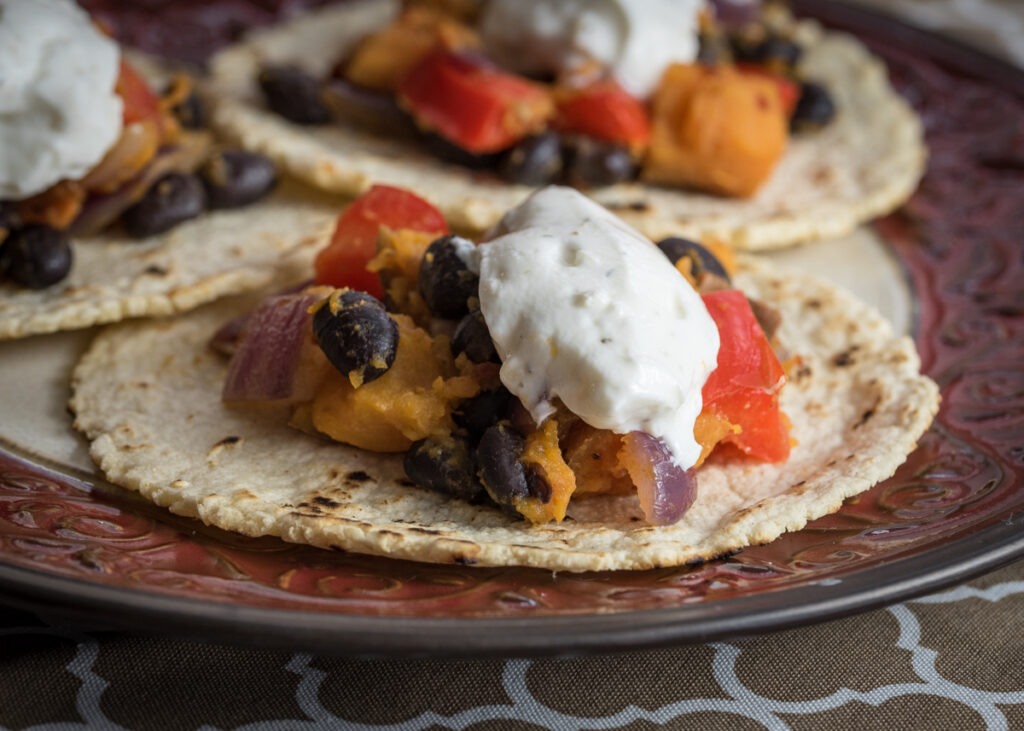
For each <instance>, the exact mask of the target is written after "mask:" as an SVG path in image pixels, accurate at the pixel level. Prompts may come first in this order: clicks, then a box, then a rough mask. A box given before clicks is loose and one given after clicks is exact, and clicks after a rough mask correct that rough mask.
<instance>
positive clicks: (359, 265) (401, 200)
mask: <svg viewBox="0 0 1024 731" xmlns="http://www.w3.org/2000/svg"><path fill="white" fill-rule="evenodd" d="M381 226H387V227H389V228H394V229H401V228H408V229H413V230H415V231H425V232H427V233H436V234H437V235H438V236H441V235H444V234H446V233H448V224H447V223H446V222H445V220H444V216H442V215H441V213H440V211H438V210H437V209H436V208H434V206H432V205H430V204H429V203H427V202H426V201H425V200H423V199H422V198H420V197H419V196H416V195H413V194H412V193H410V192H408V191H406V190H402V189H401V188H392V187H390V186H387V185H375V186H373V187H372V188H370V190H368V191H367V192H366V193H363V195H361V196H360V197H359V198H357V199H356V200H354V201H353V202H352V203H351V204H350V205H349V206H348V208H346V209H345V210H344V212H343V213H342V214H341V216H339V217H338V223H337V225H336V226H335V229H334V235H333V236H332V237H331V243H330V244H328V245H327V247H326V248H325V249H323V250H322V251H321V252H320V253H319V254H317V257H316V262H315V263H314V269H315V272H316V282H317V284H329V285H331V286H332V287H349V288H351V289H357V290H360V291H362V292H367V293H368V294H371V295H373V296H374V297H377V298H378V299H380V298H382V297H383V296H384V291H383V289H382V288H381V284H380V278H379V277H378V276H377V274H376V273H375V272H370V271H367V270H366V264H367V263H368V262H369V261H370V259H372V258H373V257H374V256H375V255H376V253H377V232H378V230H379V229H380V227H381Z"/></svg>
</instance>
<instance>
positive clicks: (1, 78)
mask: <svg viewBox="0 0 1024 731" xmlns="http://www.w3.org/2000/svg"><path fill="white" fill-rule="evenodd" d="M119 68H120V49H119V48H118V46H117V44H116V43H114V41H112V40H110V39H109V38H107V37H106V36H105V35H103V34H102V33H100V31H99V30H97V29H96V27H95V26H94V25H93V24H92V22H91V20H90V19H89V16H88V15H87V14H86V13H85V11H83V10H82V9H81V8H79V7H78V6H77V5H75V3H74V2H72V0H0V198H12V199H21V198H26V197H28V196H30V195H33V194H35V193H39V192H41V191H43V190H46V189H47V188H49V187H50V186H51V185H53V184H54V183H56V182H58V181H60V180H63V179H75V178H80V177H82V176H83V175H85V173H86V172H88V171H89V169H90V168H92V167H93V166H94V165H96V163H98V162H99V161H100V159H101V158H102V157H103V155H104V154H105V153H106V152H107V150H108V149H110V147H111V146H112V145H113V144H114V142H115V141H116V140H117V138H118V136H119V135H120V134H121V126H122V122H121V99H120V97H119V96H117V94H115V93H114V85H115V84H116V82H117V77H118V73H119Z"/></svg>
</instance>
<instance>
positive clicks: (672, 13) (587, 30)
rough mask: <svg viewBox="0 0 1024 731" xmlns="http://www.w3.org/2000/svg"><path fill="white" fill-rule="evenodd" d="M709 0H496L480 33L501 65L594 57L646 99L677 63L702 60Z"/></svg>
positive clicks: (548, 68) (540, 65)
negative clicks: (701, 28)
mask: <svg viewBox="0 0 1024 731" xmlns="http://www.w3.org/2000/svg"><path fill="white" fill-rule="evenodd" d="M703 7H704V0H490V2H488V3H487V6H486V8H485V10H484V15H483V17H482V19H481V23H480V32H481V35H482V37H483V40H484V46H485V48H487V50H488V52H489V53H492V54H493V55H494V56H495V57H496V59H497V60H498V62H499V63H501V64H502V65H504V66H506V67H507V68H510V69H512V70H513V71H518V72H520V73H525V74H536V73H544V72H559V71H564V70H571V69H573V68H576V67H578V66H580V65H582V64H585V63H586V62H588V61H596V62H598V63H600V64H601V65H602V66H604V67H606V68H608V69H610V70H611V73H612V75H613V76H614V77H615V78H616V80H618V82H619V83H620V84H621V85H622V86H623V88H625V89H626V90H627V91H628V92H630V93H631V94H633V95H635V96H638V97H641V98H644V97H647V96H649V95H650V94H651V93H652V92H653V91H654V89H655V87H657V85H658V81H659V80H660V79H661V75H662V73H663V72H664V71H665V68H666V67H667V66H668V65H669V64H672V63H691V62H692V61H694V60H695V59H696V58H697V50H698V41H697V27H698V13H699V11H700V9H701V8H703Z"/></svg>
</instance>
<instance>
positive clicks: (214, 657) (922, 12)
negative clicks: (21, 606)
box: [0, 0, 1024, 731]
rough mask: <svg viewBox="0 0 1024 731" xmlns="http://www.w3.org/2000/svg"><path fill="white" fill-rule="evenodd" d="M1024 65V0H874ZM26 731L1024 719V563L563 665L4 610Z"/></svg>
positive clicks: (0, 678)
mask: <svg viewBox="0 0 1024 731" xmlns="http://www.w3.org/2000/svg"><path fill="white" fill-rule="evenodd" d="M858 2H862V3H864V4H868V5H871V6H874V7H876V8H878V9H879V10H881V11H883V12H888V13H894V14H896V15H898V16H900V17H903V18H905V19H908V20H910V21H911V22H914V23H917V24H920V25H924V26H926V27H929V28H932V29H934V30H936V31H939V32H944V33H949V34H951V35H954V36H958V37H960V38H962V39H964V40H967V41H969V42H972V43H976V44H979V45H981V46H982V47H984V48H986V49H988V50H989V51H990V52H993V53H995V54H997V55H1001V56H1003V57H1004V58H1006V59H1008V60H1011V61H1013V62H1016V63H1018V64H1021V65H1024V7H1022V6H1024V4H1022V3H1019V2H1016V1H1015V0H1001V1H999V0H988V1H981V0H974V1H969V0H924V1H920V0H918V1H917V2H912V1H910V0H896V1H893V0H858ZM2 606H3V597H2V595H0V726H2V727H4V728H10V729H27V728H33V729H106V728H128V729H165V728H181V729H239V728H247V729H266V730H268V731H269V730H271V729H314V728H343V729H363V728H373V729H409V730H418V729H436V728H460V729H461V728H467V729H473V730H474V731H485V730H492V729H547V728H557V729H591V728H593V729H598V728H600V729H608V728H625V729H633V730H636V731H639V730H641V729H650V728H656V727H665V728H701V729H715V728H724V729H745V728H752V729H754V728H772V729H775V728H793V729H803V728H807V729H812V728H813V729H819V728H843V729H845V728H850V729H859V728H929V729H943V728H950V729H953V728H955V729H974V728H978V729H982V728H988V729H1000V728H1024V631H1022V630H1024V562H1020V563H1016V564H1014V565H1011V566H1009V567H1006V568H1003V569H1001V570H998V571H995V572H993V573H990V574H988V575H986V576H983V577H981V578H978V579H976V580H974V581H971V582H969V583H967V584H965V585H962V586H958V587H955V588H951V589H947V590H944V591H940V592H938V593H936V594H932V595H930V596H925V597H921V598H918V599H914V600H911V601H907V602H903V603H901V604H897V605H894V606H890V607H888V608H885V609H881V610H877V611H873V612H869V613H865V614H861V615H857V616H852V617H848V618H845V619H841V620H837V621H832V622H827V623H822V624H817V625H813V626H808V627H803V628H800V629H796V630H790V631H785V632H780V633H776V634H772V635H767V636H763V637H753V638H746V639H739V640H733V641H726V642H716V643H710V644H703V645H695V646H687V647H675V648H665V649H660V650H654V651H644V652H635V653H625V654H614V655H610V654H604V655H602V654H598V655H592V656H587V657H577V658H561V659H550V658H548V659H534V660H529V659H518V658H508V659H491V660H360V659H347V658H339V657H319V656H315V655H309V654H303V653H287V652H271V651H263V650H258V649H247V648H240V647H229V646H220V645H217V644H211V643H198V642H190V641H181V640H175V639H172V638H166V637H161V636H155V637H150V636H145V637H144V636H135V635H128V634H123V633H97V632H85V631H83V630H81V629H80V628H76V627H72V626H53V625H50V624H48V623H46V622H44V621H43V620H41V619H40V618H38V617H37V616H35V615H32V614H29V613H26V612H23V611H19V610H14V609H3V608H2Z"/></svg>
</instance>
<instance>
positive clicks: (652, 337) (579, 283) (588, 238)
mask: <svg viewBox="0 0 1024 731" xmlns="http://www.w3.org/2000/svg"><path fill="white" fill-rule="evenodd" d="M495 233H501V235H499V236H498V237H497V238H493V239H491V240H490V241H488V242H487V243H484V244H481V245H480V246H479V247H478V249H477V255H478V257H479V262H478V266H479V272H480V308H481V311H482V313H483V316H484V321H485V322H486V323H487V327H488V329H489V330H490V332H491V337H492V339H493V340H494V344H495V346H496V347H497V350H498V354H499V355H500V356H501V358H502V366H501V381H502V383H504V384H505V386H506V387H507V388H508V389H509V391H511V392H512V393H513V394H515V395H516V396H517V397H519V399H520V400H521V401H522V402H523V405H524V406H525V407H526V409H527V410H528V411H529V412H530V414H531V416H532V417H533V418H534V420H535V421H536V422H538V423H540V422H541V421H542V420H544V419H545V418H547V417H548V416H549V415H551V414H552V413H553V412H554V405H553V403H552V402H553V401H554V399H556V398H557V399H561V401H562V403H563V404H565V406H566V408H568V409H569V410H570V411H572V412H573V413H575V414H576V415H578V416H579V417H580V418H582V419H583V420H584V421H585V422H587V423H588V424H590V425H591V426H594V427H597V428H599V429H610V430H612V431H614V432H617V433H620V434H625V433H627V432H630V431H644V432H647V433H648V434H651V435H653V436H655V437H659V438H661V439H662V440H663V441H664V442H665V443H666V444H667V445H668V447H669V448H670V449H671V451H672V454H673V456H674V457H675V460H676V462H677V464H678V465H679V466H680V467H682V468H683V469H687V468H689V467H692V466H693V465H694V464H695V463H696V461H697V458H698V456H699V455H700V446H699V445H698V444H697V442H696V440H695V439H694V436H693V427H694V422H695V421H696V418H697V415H698V414H699V413H700V410H701V406H702V400H701V393H700V391H701V387H702V386H703V385H704V382H705V381H706V380H707V377H708V375H709V374H710V373H711V371H712V370H714V368H715V365H716V363H717V359H718V344H719V341H718V328H717V326H716V325H715V322H714V320H713V319H712V318H711V315H709V314H708V311H707V308H705V306H704V303H703V301H702V300H701V298H700V295H699V294H697V292H696V291H695V290H694V289H693V287H691V286H690V284H689V283H688V282H687V281H686V279H684V278H683V277H682V276H681V275H680V274H679V272H678V271H677V270H676V269H675V267H673V266H672V264H671V263H670V262H669V260H668V259H667V258H666V257H665V255H664V254H662V252H661V251H660V250H659V249H658V248H657V247H656V246H655V245H654V244H652V243H651V241H650V240H649V239H647V238H645V237H644V236H643V235H642V234H640V233H639V232H637V231H636V230H634V229H633V228H631V227H630V226H628V225H627V224H626V223H625V222H623V221H622V220H620V219H619V218H617V217H616V216H614V215H613V214H612V213H610V212H608V211H607V210H605V209H604V208H602V207H601V206H599V205H598V204H596V203H594V202H593V201H591V200H590V199H589V198H587V197H586V196H584V195H582V194H581V193H579V192H577V191H575V190H573V189H572V188H564V187H554V186H553V187H549V188H544V189H542V190H539V191H537V192H536V193H534V194H533V195H532V196H530V198H528V199H527V200H526V201H525V202H524V203H523V204H522V205H520V206H519V207H517V208H515V209H513V210H511V211H510V212H509V213H508V214H506V216H505V217H504V218H503V219H502V221H501V223H500V224H499V225H498V227H497V228H496V230H495Z"/></svg>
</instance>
